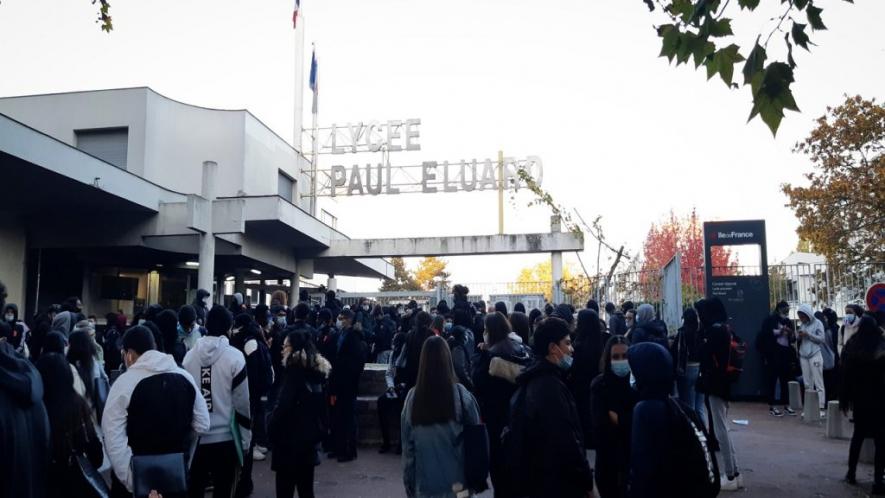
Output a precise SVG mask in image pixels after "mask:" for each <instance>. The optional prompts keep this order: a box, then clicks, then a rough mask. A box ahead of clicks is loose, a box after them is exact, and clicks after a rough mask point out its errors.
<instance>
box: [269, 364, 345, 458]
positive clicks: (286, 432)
mask: <svg viewBox="0 0 885 498" xmlns="http://www.w3.org/2000/svg"><path fill="white" fill-rule="evenodd" d="M302 358H303V357H302ZM299 360H301V358H293V359H290V362H289V366H288V367H286V369H285V371H284V372H283V378H284V380H283V388H282V389H281V390H280V396H279V402H278V404H277V407H276V409H274V411H273V413H272V414H271V416H270V421H269V423H268V438H269V439H270V442H271V444H272V445H273V454H272V455H271V458H272V459H271V470H273V471H275V472H280V471H283V472H290V471H291V469H292V467H295V466H300V465H314V464H315V462H314V459H315V457H316V449H315V447H316V443H317V442H319V441H320V440H321V439H322V438H323V437H324V436H325V433H326V427H327V420H326V417H325V406H324V403H325V396H324V394H323V387H324V386H325V384H326V378H327V376H328V375H329V371H330V369H331V368H332V367H331V365H330V364H329V362H328V361H327V360H326V359H325V358H323V357H322V356H321V355H319V356H317V364H316V365H311V366H307V365H305V362H304V361H303V360H302V361H299Z"/></svg>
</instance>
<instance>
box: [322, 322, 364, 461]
mask: <svg viewBox="0 0 885 498" xmlns="http://www.w3.org/2000/svg"><path fill="white" fill-rule="evenodd" d="M354 318H355V316H354V313H353V311H351V310H349V309H343V310H341V312H340V313H339V314H338V327H339V328H340V329H341V335H340V336H339V337H338V340H337V341H336V353H335V361H334V362H333V363H332V374H331V376H330V377H329V393H330V395H331V397H332V406H333V408H334V417H333V422H332V424H333V432H334V434H335V439H336V441H335V443H336V444H335V456H336V457H337V458H338V461H339V462H349V461H352V460H356V456H357V455H356V443H357V441H356V429H357V421H356V416H357V412H356V397H357V391H358V389H359V383H360V377H361V376H362V374H363V368H364V367H365V364H366V356H367V352H368V347H367V346H366V343H365V342H363V335H362V332H361V331H360V330H359V328H357V327H354V325H353V324H354Z"/></svg>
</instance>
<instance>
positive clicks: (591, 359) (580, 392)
mask: <svg viewBox="0 0 885 498" xmlns="http://www.w3.org/2000/svg"><path fill="white" fill-rule="evenodd" d="M602 341H603V338H602V337H597V338H596V339H591V340H589V341H586V342H578V343H575V355H574V358H575V362H574V364H573V365H572V368H571V369H570V370H569V372H568V376H567V377H566V379H567V383H568V386H569V389H570V390H571V391H572V395H573V396H574V397H575V404H576V405H577V407H578V418H579V419H580V420H581V429H582V430H583V433H584V446H585V447H586V448H588V449H592V448H595V447H596V446H595V444H594V438H593V432H592V431H591V427H592V422H591V415H590V411H591V410H590V384H591V383H592V382H593V379H595V378H596V376H597V375H599V358H600V357H601V356H602V349H603V347H604V344H603V342H602Z"/></svg>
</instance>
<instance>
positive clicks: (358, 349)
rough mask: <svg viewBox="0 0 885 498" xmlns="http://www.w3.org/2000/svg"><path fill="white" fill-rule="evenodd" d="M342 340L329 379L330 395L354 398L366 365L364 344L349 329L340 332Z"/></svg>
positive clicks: (355, 332)
mask: <svg viewBox="0 0 885 498" xmlns="http://www.w3.org/2000/svg"><path fill="white" fill-rule="evenodd" d="M342 334H344V338H343V339H340V338H339V340H338V342H340V343H341V346H340V347H337V344H336V347H337V354H336V356H335V361H334V363H332V375H331V376H330V378H329V388H330V394H334V395H335V396H338V397H341V398H355V397H356V396H357V391H358V390H359V385H360V376H361V375H362V373H363V368H364V367H365V365H366V350H367V346H366V343H364V342H363V336H362V334H360V332H359V331H358V330H356V329H355V328H353V327H351V328H349V329H345V330H344V331H342Z"/></svg>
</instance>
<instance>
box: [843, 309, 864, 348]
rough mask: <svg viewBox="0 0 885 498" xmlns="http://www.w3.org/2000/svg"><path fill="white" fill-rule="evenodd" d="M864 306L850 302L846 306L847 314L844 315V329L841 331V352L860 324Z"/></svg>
mask: <svg viewBox="0 0 885 498" xmlns="http://www.w3.org/2000/svg"><path fill="white" fill-rule="evenodd" d="M863 313H864V310H863V307H861V306H860V305H857V304H849V305H848V306H846V307H845V316H843V317H842V329H841V330H840V331H839V352H840V353H841V352H842V350H843V349H844V348H845V345H846V344H848V340H849V339H851V336H853V335H854V334H855V333H857V329H858V327H859V326H860V318H861V317H862V316H863Z"/></svg>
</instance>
